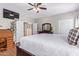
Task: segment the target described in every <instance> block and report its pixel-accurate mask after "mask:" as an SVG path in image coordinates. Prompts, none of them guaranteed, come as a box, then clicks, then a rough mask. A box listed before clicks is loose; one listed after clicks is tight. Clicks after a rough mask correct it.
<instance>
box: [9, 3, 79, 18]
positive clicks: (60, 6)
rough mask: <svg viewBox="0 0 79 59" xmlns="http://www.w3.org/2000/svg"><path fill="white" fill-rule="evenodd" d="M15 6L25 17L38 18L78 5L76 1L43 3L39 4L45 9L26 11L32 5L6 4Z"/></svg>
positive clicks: (65, 10)
mask: <svg viewBox="0 0 79 59" xmlns="http://www.w3.org/2000/svg"><path fill="white" fill-rule="evenodd" d="M11 5H12V6H13V7H17V10H19V11H23V12H24V13H25V14H26V15H27V17H31V18H39V17H46V16H51V15H56V14H61V13H66V12H70V11H74V10H77V9H78V8H79V7H78V6H79V4H78V3H43V4H42V5H41V6H43V7H46V8H47V10H46V11H45V10H40V12H39V13H36V12H35V11H33V10H31V11H28V10H27V9H29V8H31V7H32V6H30V5H28V4H27V3H12V4H8V6H11Z"/></svg>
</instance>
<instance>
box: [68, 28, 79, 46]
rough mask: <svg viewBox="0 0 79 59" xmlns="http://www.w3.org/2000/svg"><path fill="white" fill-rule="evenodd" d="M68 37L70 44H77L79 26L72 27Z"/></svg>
mask: <svg viewBox="0 0 79 59" xmlns="http://www.w3.org/2000/svg"><path fill="white" fill-rule="evenodd" d="M67 39H68V43H69V44H70V45H77V41H78V39H79V28H75V29H71V30H70V31H69V35H68V37H67Z"/></svg>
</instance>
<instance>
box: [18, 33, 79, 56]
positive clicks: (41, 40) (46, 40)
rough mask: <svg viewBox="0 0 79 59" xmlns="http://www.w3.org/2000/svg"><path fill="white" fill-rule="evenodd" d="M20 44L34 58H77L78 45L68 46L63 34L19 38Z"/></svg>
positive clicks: (78, 53)
mask: <svg viewBox="0 0 79 59" xmlns="http://www.w3.org/2000/svg"><path fill="white" fill-rule="evenodd" d="M20 44H21V45H20V46H19V48H21V49H24V50H26V51H29V52H30V53H32V54H34V55H36V56H79V47H78V45H76V46H73V45H69V44H68V42H67V36H66V35H64V34H36V35H32V36H28V37H23V38H21V39H20Z"/></svg>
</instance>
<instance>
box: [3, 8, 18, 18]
mask: <svg viewBox="0 0 79 59" xmlns="http://www.w3.org/2000/svg"><path fill="white" fill-rule="evenodd" d="M3 18H8V19H14V18H17V19H19V13H16V12H13V11H10V10H7V9H3Z"/></svg>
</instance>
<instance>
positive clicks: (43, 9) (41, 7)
mask: <svg viewBox="0 0 79 59" xmlns="http://www.w3.org/2000/svg"><path fill="white" fill-rule="evenodd" d="M39 8H40V9H43V10H47V8H45V7H39Z"/></svg>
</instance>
